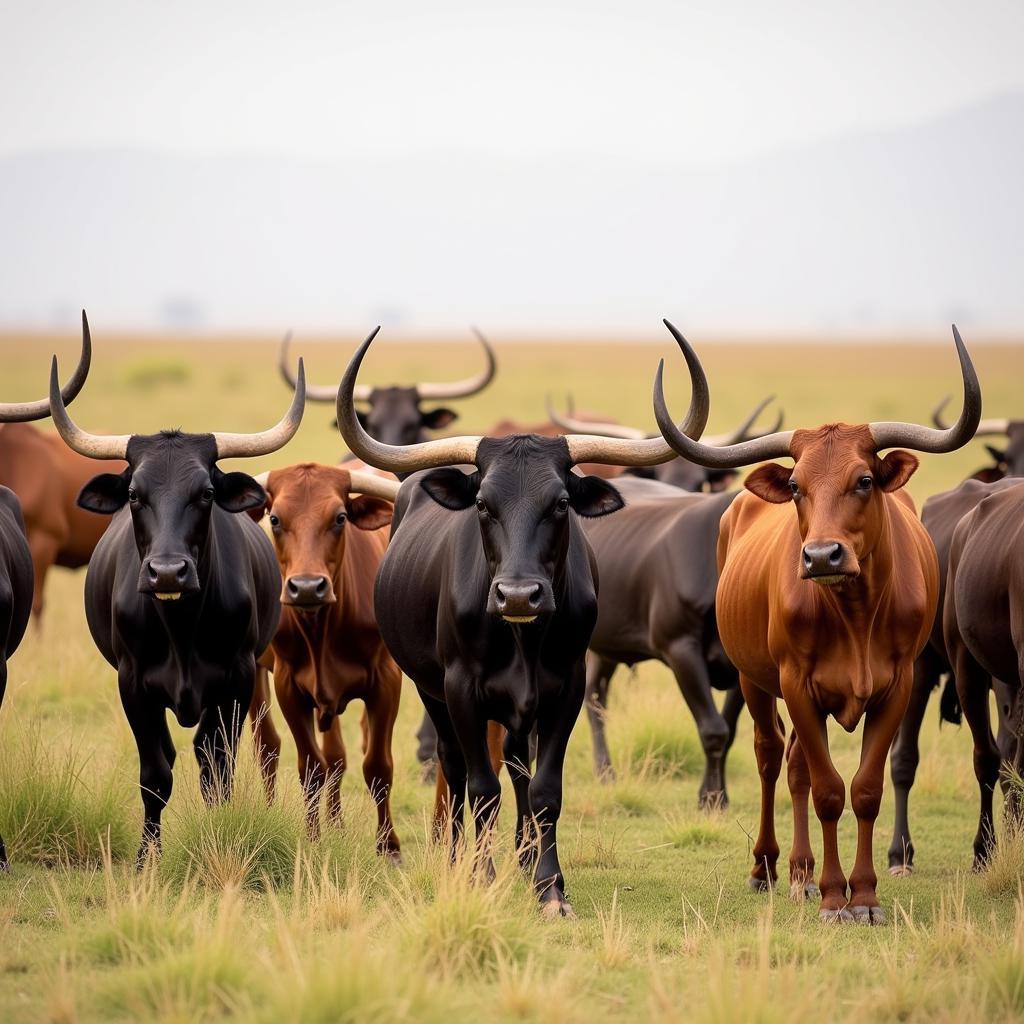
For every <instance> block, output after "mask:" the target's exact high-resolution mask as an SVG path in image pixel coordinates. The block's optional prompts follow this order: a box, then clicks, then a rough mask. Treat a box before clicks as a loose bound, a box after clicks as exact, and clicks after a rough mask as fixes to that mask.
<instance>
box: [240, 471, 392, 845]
mask: <svg viewBox="0 0 1024 1024" xmlns="http://www.w3.org/2000/svg"><path fill="white" fill-rule="evenodd" d="M264 486H265V489H266V492H267V504H266V511H267V514H268V518H269V522H270V527H271V531H272V534H273V538H274V547H275V549H276V551H277V558H278V562H279V563H280V566H281V576H282V581H283V582H282V590H281V604H282V609H281V624H280V626H279V627H278V630H277V633H276V635H275V636H274V639H273V642H272V643H271V650H272V651H273V671H274V690H275V692H276V694H277V700H278V703H279V704H280V706H281V711H282V712H283V714H284V717H285V720H286V721H287V722H288V727H289V728H290V729H291V732H292V736H293V737H294V738H295V745H296V747H297V748H298V755H299V778H300V779H301V781H302V786H303V789H304V791H305V793H306V800H307V817H308V825H309V831H310V834H311V836H313V837H316V836H317V835H318V834H319V830H320V810H319V805H320V793H321V791H322V789H323V788H324V786H325V785H326V786H327V810H328V815H329V818H330V819H331V820H332V821H334V820H336V819H337V818H338V816H339V814H340V811H341V779H342V775H343V774H344V772H345V768H346V754H345V744H344V742H343V740H342V735H341V725H340V722H339V716H340V715H341V713H342V712H343V711H344V710H345V708H346V707H347V706H348V704H349V702H350V701H352V700H361V701H363V703H364V704H365V706H366V715H365V721H364V726H363V728H364V746H365V756H364V758H363V777H364V778H365V780H366V785H367V787H368V788H369V790H370V793H371V795H372V796H373V798H374V801H375V802H376V804H377V852H378V853H381V854H385V855H387V856H389V857H392V858H395V859H397V858H398V855H399V842H398V836H397V835H396V834H395V830H394V825H393V824H392V821H391V805H390V791H391V785H392V780H393V775H394V765H393V762H392V759H391V733H392V730H393V729H394V725H395V718H396V717H397V715H398V702H399V698H400V696H401V690H402V674H401V672H400V671H399V669H398V666H397V665H396V664H395V662H394V661H393V659H392V658H391V655H390V654H388V652H387V650H386V648H385V647H384V644H383V642H382V641H381V638H380V633H379V632H378V630H377V620H376V618H375V617H374V611H373V580H374V577H375V575H376V573H377V567H378V565H379V564H380V560H381V557H382V556H383V554H384V551H385V549H386V548H387V542H388V536H387V530H386V527H387V526H388V525H389V524H390V522H391V513H392V506H391V503H390V500H385V498H388V499H392V498H394V495H395V493H396V492H397V489H398V487H397V484H395V483H393V482H391V481H387V480H382V479H381V478H380V477H377V476H374V475H372V474H370V473H362V472H359V471H358V470H353V471H351V472H350V471H349V470H347V469H344V468H342V467H340V466H321V465H316V464H314V463H304V464H302V465H297V466H289V467H288V468H286V469H276V470H272V471H271V472H270V473H269V474H268V475H267V480H266V484H265V485H264ZM263 696H264V695H257V696H256V697H255V698H254V705H255V704H256V703H257V701H260V700H261V698H262V697H263ZM268 712H269V709H268V708H264V709H263V714H262V716H261V717H260V719H259V725H258V728H257V749H258V750H260V753H261V757H260V760H261V763H262V767H263V770H264V773H265V776H266V781H267V786H268V791H270V792H272V791H273V773H274V771H275V770H276V761H277V759H276V756H266V752H267V751H272V752H274V751H277V750H280V740H279V739H276V732H273V725H272V723H270V721H269V717H268ZM318 732H319V733H321V734H322V737H323V740H322V749H321V744H320V743H318V742H317V733H318ZM275 740H276V742H275Z"/></svg>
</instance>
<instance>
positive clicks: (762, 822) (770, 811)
mask: <svg viewBox="0 0 1024 1024" xmlns="http://www.w3.org/2000/svg"><path fill="white" fill-rule="evenodd" d="M740 686H741V687H742V690H743V696H744V698H745V700H746V704H747V707H748V708H749V709H750V717H751V718H753V720H754V757H755V759H756V760H757V773H758V775H760V776H761V814H760V819H759V822H758V827H757V839H756V840H755V842H754V867H753V869H752V870H751V872H750V888H751V889H753V890H755V891H756V892H765V891H767V890H768V889H769V888H770V887H771V886H773V885H774V884H775V880H776V879H777V878H778V870H777V864H778V860H779V841H778V839H777V838H776V835H775V786H776V784H777V782H778V780H779V772H780V771H782V755H783V752H784V750H785V746H786V744H785V732H784V731H783V727H782V720H781V719H780V718H779V713H778V711H777V710H776V707H775V697H773V696H772V695H771V694H770V693H766V692H765V691H764V690H762V689H761V688H760V687H759V686H757V685H756V684H755V683H752V682H751V681H750V680H748V679H746V678H744V677H743V676H740Z"/></svg>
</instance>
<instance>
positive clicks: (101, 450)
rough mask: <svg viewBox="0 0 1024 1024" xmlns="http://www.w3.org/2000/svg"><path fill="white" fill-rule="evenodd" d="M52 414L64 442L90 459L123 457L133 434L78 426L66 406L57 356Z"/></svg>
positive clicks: (53, 368) (53, 367)
mask: <svg viewBox="0 0 1024 1024" xmlns="http://www.w3.org/2000/svg"><path fill="white" fill-rule="evenodd" d="M50 415H51V416H52V417H53V425H54V426H55V427H56V428H57V433H58V434H60V436H61V437H62V438H64V443H65V444H66V445H67V446H68V447H69V448H71V449H72V450H73V451H76V452H78V454H79V455H86V456H88V457H89V458H90V459H123V458H124V457H125V453H126V452H127V451H128V442H129V440H130V439H131V436H132V435H131V434H89V433H86V431H84V430H82V429H81V428H80V427H78V426H76V425H75V423H74V422H72V419H71V417H70V416H69V415H68V411H67V409H66V408H65V407H64V396H63V394H61V390H60V379H59V378H58V376H57V357H56V356H54V357H53V362H52V363H51V364H50Z"/></svg>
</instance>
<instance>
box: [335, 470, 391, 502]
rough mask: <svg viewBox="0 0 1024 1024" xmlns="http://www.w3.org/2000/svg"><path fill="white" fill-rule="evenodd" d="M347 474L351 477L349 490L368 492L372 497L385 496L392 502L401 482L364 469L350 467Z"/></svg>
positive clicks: (359, 492) (357, 492) (361, 492)
mask: <svg viewBox="0 0 1024 1024" xmlns="http://www.w3.org/2000/svg"><path fill="white" fill-rule="evenodd" d="M348 475H349V476H350V477H351V479H352V483H351V485H350V486H349V490H350V491H354V492H355V493H356V494H368V495H370V496H371V497H374V498H386V499H387V500H388V501H391V502H393V501H394V500H395V498H397V497H398V488H399V487H400V486H401V484H400V483H399V482H398V481H397V480H389V479H388V478H387V477H385V476H377V474H376V473H368V472H367V471H366V470H365V469H350V470H349V471H348Z"/></svg>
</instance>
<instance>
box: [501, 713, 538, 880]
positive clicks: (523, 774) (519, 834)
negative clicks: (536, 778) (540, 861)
mask: <svg viewBox="0 0 1024 1024" xmlns="http://www.w3.org/2000/svg"><path fill="white" fill-rule="evenodd" d="M505 764H506V765H507V766H508V774H509V778H511V780H512V788H513V789H514V790H515V794H516V853H517V854H518V856H519V863H520V865H521V866H522V867H523V868H524V869H528V868H530V867H532V866H533V865H534V864H535V863H536V860H537V839H536V836H535V835H534V833H533V827H532V821H533V818H532V815H531V813H530V734H529V733H528V732H521V733H518V734H514V733H511V732H510V733H508V734H507V735H506V736H505Z"/></svg>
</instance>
